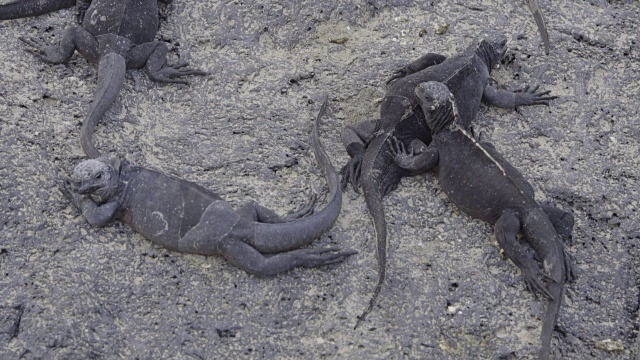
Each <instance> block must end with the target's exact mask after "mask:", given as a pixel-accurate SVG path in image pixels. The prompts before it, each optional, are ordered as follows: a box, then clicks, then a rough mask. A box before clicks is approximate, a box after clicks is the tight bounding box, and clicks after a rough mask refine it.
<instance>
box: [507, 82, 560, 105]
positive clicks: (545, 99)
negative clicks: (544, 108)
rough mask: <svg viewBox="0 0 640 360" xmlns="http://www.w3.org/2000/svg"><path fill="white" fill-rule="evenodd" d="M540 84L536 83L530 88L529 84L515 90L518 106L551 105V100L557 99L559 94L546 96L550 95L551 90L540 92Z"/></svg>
mask: <svg viewBox="0 0 640 360" xmlns="http://www.w3.org/2000/svg"><path fill="white" fill-rule="evenodd" d="M538 88H540V85H536V86H534V87H533V88H530V87H529V85H527V86H525V87H524V88H522V89H519V90H516V91H514V93H515V96H516V99H515V104H516V106H523V105H549V101H551V100H554V99H557V98H558V97H557V96H545V95H548V94H549V93H550V92H551V90H547V91H542V92H538Z"/></svg>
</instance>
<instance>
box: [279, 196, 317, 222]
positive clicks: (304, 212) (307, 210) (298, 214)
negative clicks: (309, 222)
mask: <svg viewBox="0 0 640 360" xmlns="http://www.w3.org/2000/svg"><path fill="white" fill-rule="evenodd" d="M317 201H318V197H317V196H316V194H314V193H311V194H309V199H308V200H307V203H306V204H304V205H302V206H301V207H300V208H298V209H296V210H294V211H292V212H290V213H289V214H288V215H287V216H286V217H285V221H292V220H295V219H300V218H303V217H307V216H309V215H313V211H314V207H315V205H316V202H317Z"/></svg>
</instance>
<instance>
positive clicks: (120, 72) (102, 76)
mask: <svg viewBox="0 0 640 360" xmlns="http://www.w3.org/2000/svg"><path fill="white" fill-rule="evenodd" d="M126 70H127V66H126V62H125V59H124V57H122V56H121V55H119V54H116V53H109V54H106V55H105V56H103V57H102V58H100V64H99V65H98V86H97V88H96V92H95V94H94V96H93V103H92V104H91V108H90V109H89V113H88V114H87V117H86V118H85V119H84V122H83V123H82V129H81V131H80V145H81V146H82V150H84V153H85V154H86V155H87V156H88V157H89V158H91V159H95V158H97V157H99V156H100V152H99V151H98V149H96V147H95V146H94V145H93V141H92V137H93V132H94V131H95V129H96V126H97V125H98V122H99V121H100V119H102V117H103V116H104V114H105V113H106V112H107V110H108V109H109V108H110V107H111V105H112V104H113V102H114V101H115V100H116V98H117V97H118V93H120V89H122V84H123V83H124V76H125V72H126Z"/></svg>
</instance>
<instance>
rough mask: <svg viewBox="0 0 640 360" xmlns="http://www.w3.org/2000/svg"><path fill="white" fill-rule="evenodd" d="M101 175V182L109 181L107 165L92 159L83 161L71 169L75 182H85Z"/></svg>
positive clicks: (109, 175)
mask: <svg viewBox="0 0 640 360" xmlns="http://www.w3.org/2000/svg"><path fill="white" fill-rule="evenodd" d="M99 173H102V175H103V176H105V178H103V180H109V178H110V177H111V174H110V172H109V165H107V164H105V163H103V162H101V161H98V160H94V159H90V160H85V161H83V162H81V163H79V164H78V165H76V167H75V169H73V178H74V179H75V180H80V181H86V180H89V179H93V178H94V177H95V175H96V174H99Z"/></svg>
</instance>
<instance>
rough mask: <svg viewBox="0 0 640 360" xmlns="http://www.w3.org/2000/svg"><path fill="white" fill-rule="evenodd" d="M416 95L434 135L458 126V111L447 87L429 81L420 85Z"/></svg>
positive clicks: (417, 87)
mask: <svg viewBox="0 0 640 360" xmlns="http://www.w3.org/2000/svg"><path fill="white" fill-rule="evenodd" d="M414 93H415V95H416V97H417V98H418V102H419V103H420V106H421V107H422V112H423V113H424V117H425V119H426V121H427V125H429V128H431V133H432V134H437V133H439V132H441V131H443V130H445V129H446V128H447V127H450V126H451V125H455V124H457V122H456V119H457V118H458V109H457V108H456V104H455V102H454V97H453V94H452V93H451V91H449V88H448V87H447V85H445V84H443V83H441V82H437V81H428V82H424V83H421V84H418V86H416V89H415V90H414Z"/></svg>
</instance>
